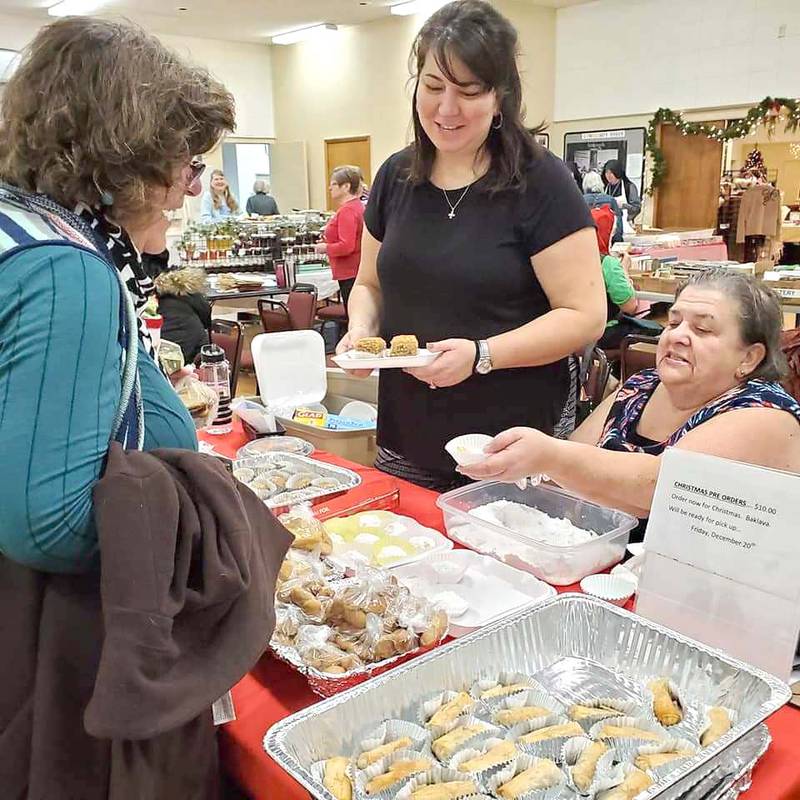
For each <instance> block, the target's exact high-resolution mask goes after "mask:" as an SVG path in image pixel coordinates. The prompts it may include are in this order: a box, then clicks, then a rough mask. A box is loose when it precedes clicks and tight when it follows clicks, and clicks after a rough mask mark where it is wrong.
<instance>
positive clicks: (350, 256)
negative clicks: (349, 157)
mask: <svg viewBox="0 0 800 800" xmlns="http://www.w3.org/2000/svg"><path fill="white" fill-rule="evenodd" d="M363 182H364V177H363V175H362V174H361V170H360V169H359V168H358V167H353V166H349V165H346V166H342V167H336V169H334V170H333V172H332V174H331V182H330V184H329V186H328V191H329V192H330V194H331V200H332V201H333V204H334V206H335V207H336V209H337V211H336V214H334V217H333V219H332V220H331V221H330V222H329V223H328V225H327V226H326V228H325V241H324V242H323V243H321V244H318V245H317V247H316V250H317V252H318V253H327V254H328V260H329V261H330V262H331V270H332V271H333V277H334V278H335V279H336V280H337V281H338V282H339V289H340V291H341V293H342V302H343V303H344V304H345V306H347V301H348V300H349V299H350V290H351V289H352V288H353V284H354V283H355V282H356V275H358V264H359V262H360V261H361V231H362V230H363V228H364V205H363V204H362V202H361V199H360V198H361V186H362V184H363Z"/></svg>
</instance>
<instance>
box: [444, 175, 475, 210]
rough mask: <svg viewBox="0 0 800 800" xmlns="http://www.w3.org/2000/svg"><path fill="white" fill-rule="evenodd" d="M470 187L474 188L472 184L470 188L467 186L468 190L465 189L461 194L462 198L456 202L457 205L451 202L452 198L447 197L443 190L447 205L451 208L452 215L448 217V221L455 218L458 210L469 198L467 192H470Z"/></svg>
mask: <svg viewBox="0 0 800 800" xmlns="http://www.w3.org/2000/svg"><path fill="white" fill-rule="evenodd" d="M473 183H474V181H473ZM470 186H472V184H471V183H470V184H469V186H467V188H466V189H464V191H463V192H461V197H459V198H458V200H456V202H455V205H454V204H453V203H451V202H450V198H449V197H448V196H447V192H446V191H445V190H444V189H442V194H443V195H444V199H445V200H447V205H448V206H450V213H449V214H448V215H447V218H448V219H453V218H454V217H455V215H456V209H457V208H458V206H459V204H460V203H461V201H462V200H463V199H464V198H465V197H466V196H467V192H468V191H469V189H470Z"/></svg>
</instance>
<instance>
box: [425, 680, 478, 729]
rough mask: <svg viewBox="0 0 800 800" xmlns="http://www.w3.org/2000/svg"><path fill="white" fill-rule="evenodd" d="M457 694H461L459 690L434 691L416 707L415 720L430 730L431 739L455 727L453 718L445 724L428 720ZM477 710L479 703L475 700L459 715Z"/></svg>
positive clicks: (469, 713)
mask: <svg viewBox="0 0 800 800" xmlns="http://www.w3.org/2000/svg"><path fill="white" fill-rule="evenodd" d="M459 694H461V692H453V691H446V692H436V693H435V694H433V695H429V696H428V697H427V699H424V700H423V701H422V702H421V703H420V704H419V708H418V709H417V720H418V722H419V724H420V725H421V726H422V727H423V728H425V729H426V730H428V731H429V732H430V735H431V738H432V739H438V738H439V736H441V735H442V734H444V733H447V731H449V730H451V729H452V728H454V727H455V720H453V722H449V723H447V724H446V725H431V723H430V720H431V718H432V717H433V715H434V714H436V712H437V711H438V710H439V709H440V708H441V707H442V706H443V705H445V704H446V703H449V702H450V701H451V700H454V699H455V698H456V697H458V695H459ZM470 696H471V695H470ZM473 700H474V698H473ZM478 711H479V704H478V702H477V701H475V702H474V703H473V704H472V705H471V706H469V707H467V708H465V709H464V710H463V711H462V712H461V714H459V716H466V715H471V714H477V713H478Z"/></svg>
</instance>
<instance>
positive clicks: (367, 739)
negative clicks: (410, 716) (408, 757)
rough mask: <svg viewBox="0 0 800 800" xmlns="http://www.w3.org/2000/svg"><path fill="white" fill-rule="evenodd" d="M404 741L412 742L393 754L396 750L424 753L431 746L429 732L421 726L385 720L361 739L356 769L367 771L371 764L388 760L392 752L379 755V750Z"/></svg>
mask: <svg viewBox="0 0 800 800" xmlns="http://www.w3.org/2000/svg"><path fill="white" fill-rule="evenodd" d="M403 740H410V744H407V743H405V742H404V743H403V744H402V745H400V746H398V747H396V748H395V749H394V750H392V751H391V752H395V750H415V751H417V752H423V751H426V750H427V748H428V747H429V744H430V738H429V736H428V732H427V731H426V730H425V729H424V728H421V727H420V726H419V725H417V724H415V723H413V722H409V721H408V720H405V719H388V720H384V721H383V722H382V723H381V724H380V725H378V726H377V727H376V728H372V729H371V730H369V731H366V732H365V733H364V734H363V735H362V736H360V737H359V739H358V745H357V747H356V752H355V753H354V754H353V760H354V761H355V763H356V767H358V769H366V767H368V766H369V765H370V764H374V763H376V762H377V761H380V760H381V759H383V758H386V756H389V755H391V752H388V751H387V752H384V753H382V754H378V753H377V752H376V751H377V748H379V747H382V746H384V745H387V744H391V743H396V742H399V741H403ZM362 764H363V766H362Z"/></svg>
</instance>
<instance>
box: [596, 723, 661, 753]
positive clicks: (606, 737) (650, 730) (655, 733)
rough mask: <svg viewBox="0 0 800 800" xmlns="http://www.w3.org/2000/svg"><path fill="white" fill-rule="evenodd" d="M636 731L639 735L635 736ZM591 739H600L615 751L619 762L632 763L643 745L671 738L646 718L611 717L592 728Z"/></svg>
mask: <svg viewBox="0 0 800 800" xmlns="http://www.w3.org/2000/svg"><path fill="white" fill-rule="evenodd" d="M637 731H638V732H641V735H637ZM589 736H591V737H592V739H602V740H603V741H605V742H606V743H608V744H610V746H611V747H613V748H614V749H615V750H616V751H617V755H618V756H619V758H620V761H632V760H633V756H634V754H635V753H636V751H637V750H638V749H639V748H640V747H641V746H642V745H644V744H653V743H658V744H661V743H662V742H664V741H666V740H667V739H670V738H672V737H671V736H670V735H669V734H668V733H667V731H666V729H664V728H662V727H661V725H659V724H658V723H657V722H656V721H655V720H653V719H648V718H647V717H612V718H610V719H604V720H601V721H600V722H598V723H596V724H595V725H593V726H592V728H591V730H590V731H589Z"/></svg>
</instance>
